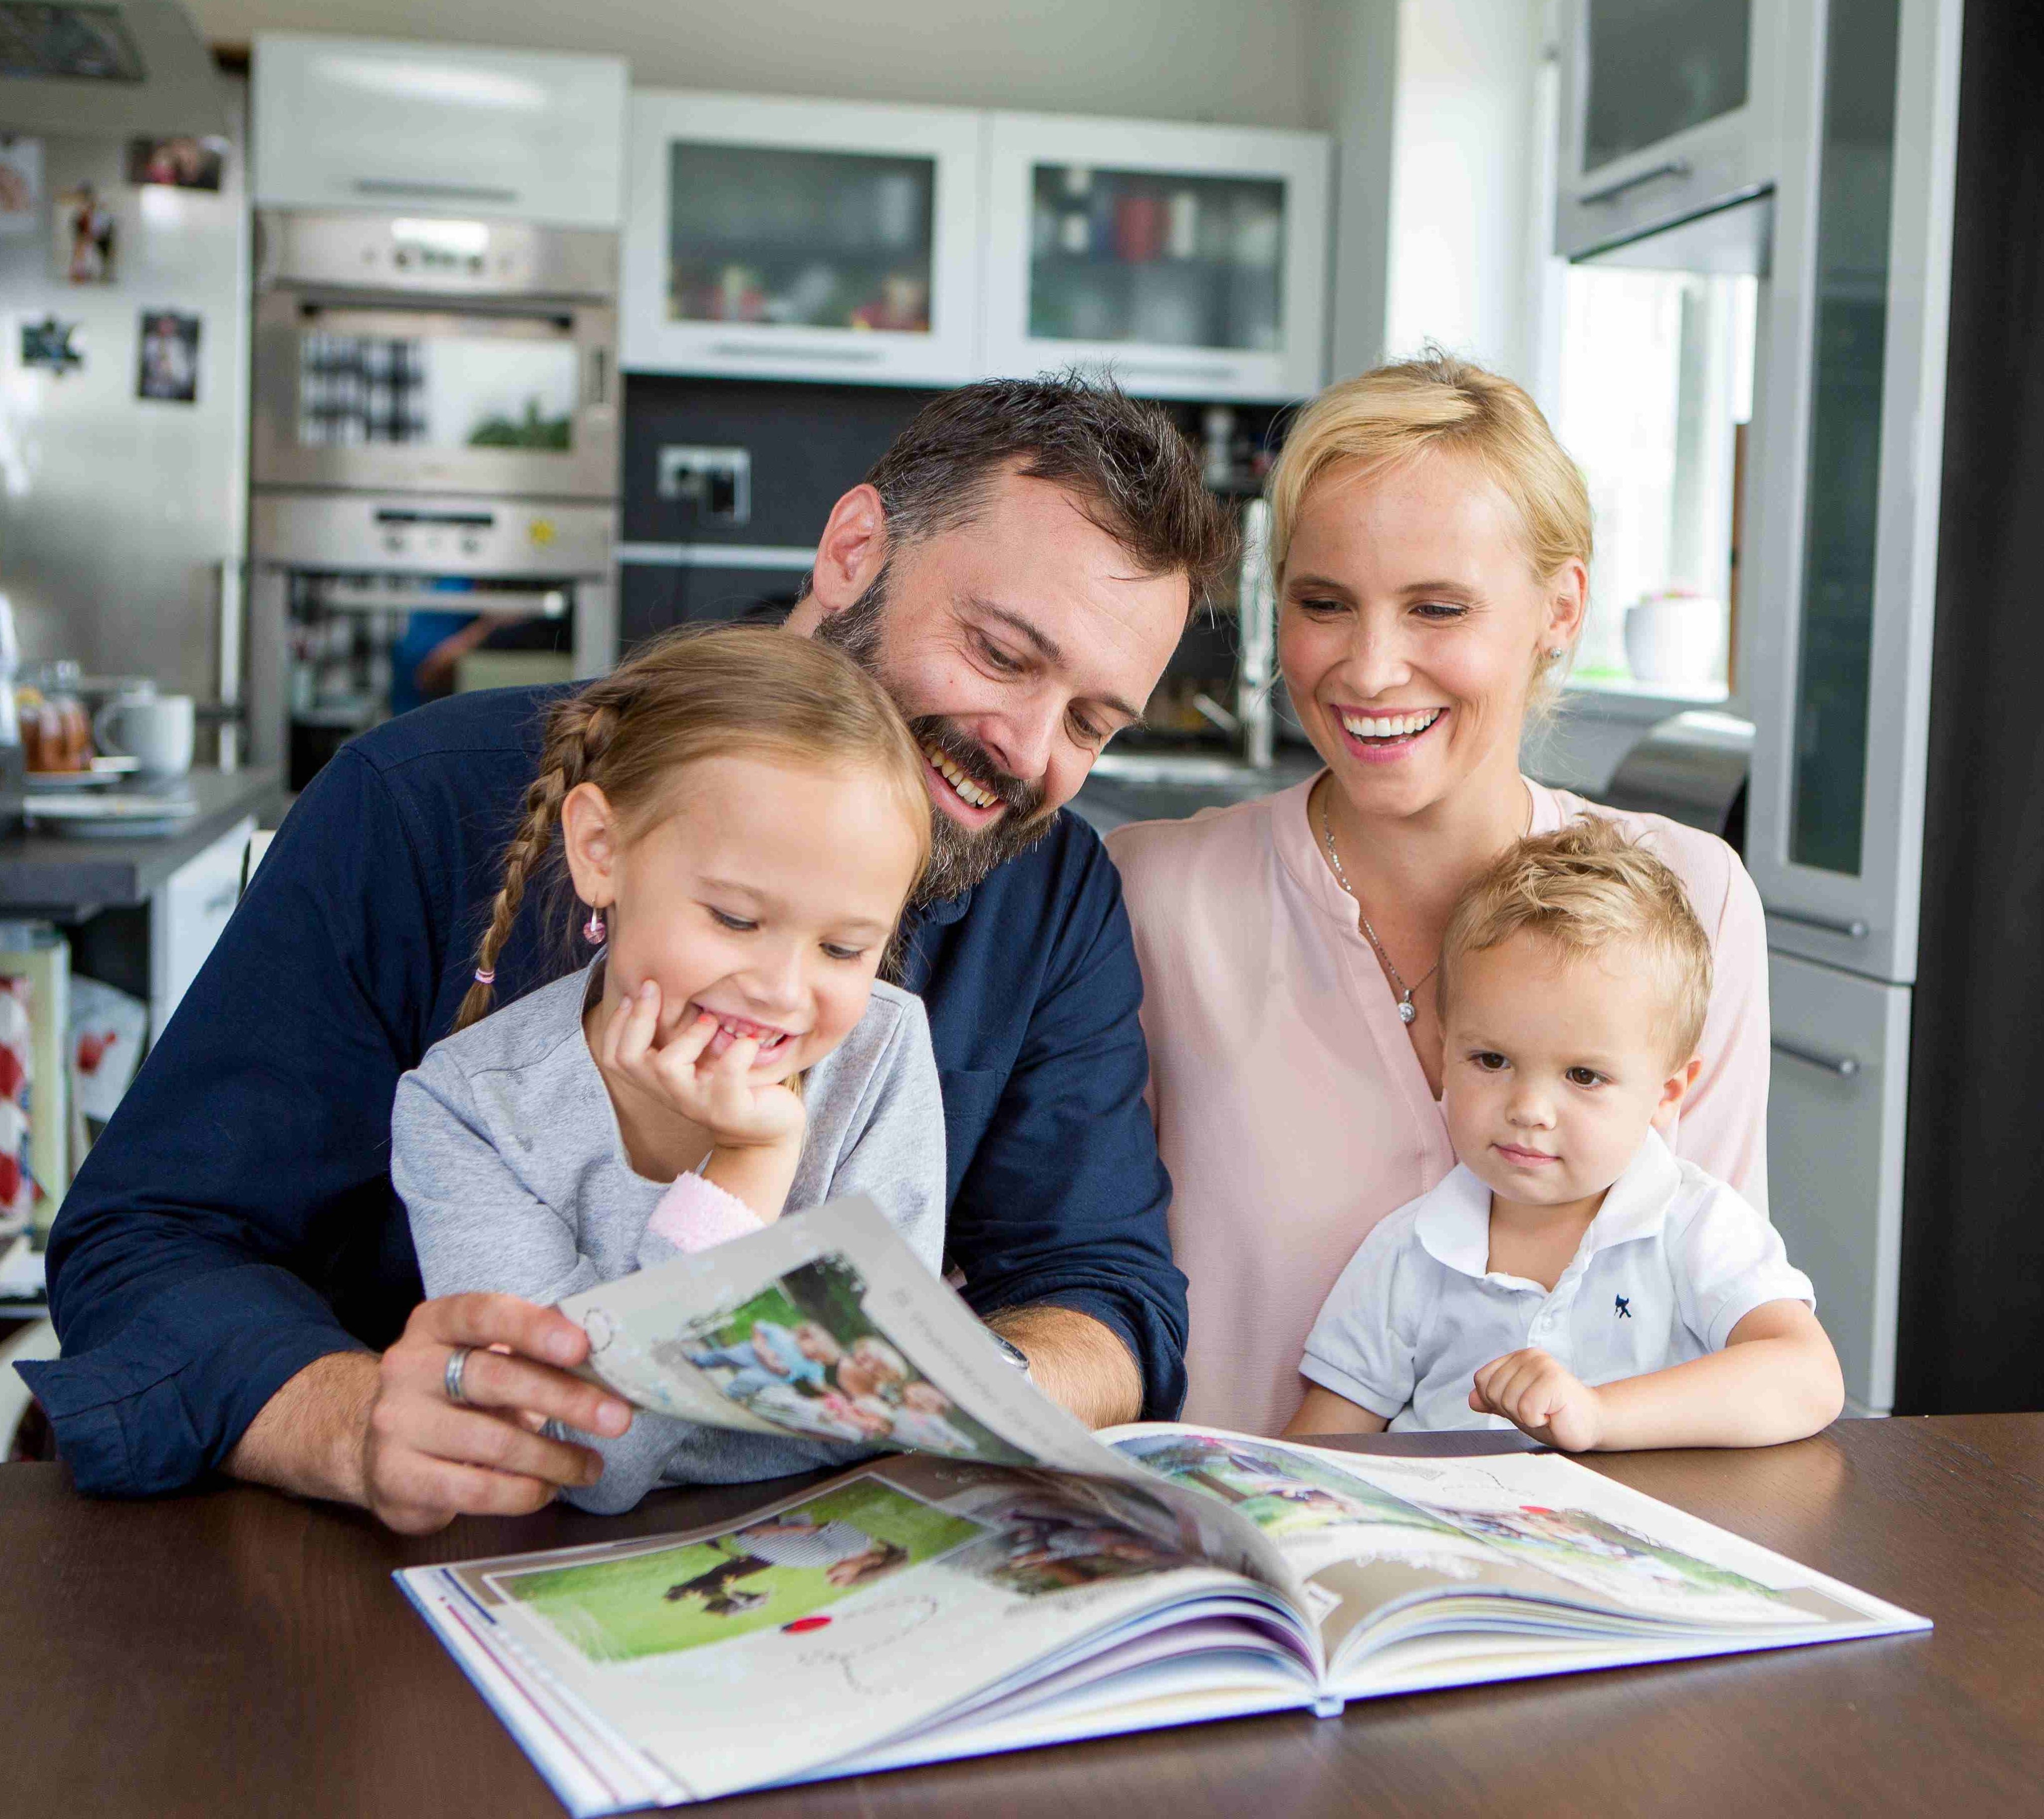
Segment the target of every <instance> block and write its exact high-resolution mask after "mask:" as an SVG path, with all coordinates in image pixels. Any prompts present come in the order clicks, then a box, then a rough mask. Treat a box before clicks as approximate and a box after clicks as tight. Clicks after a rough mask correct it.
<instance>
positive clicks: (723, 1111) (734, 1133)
mask: <svg viewBox="0 0 2044 1819" xmlns="http://www.w3.org/2000/svg"><path fill="white" fill-rule="evenodd" d="M659 1023H660V988H659V986H658V985H657V984H655V983H654V982H653V980H650V979H649V980H647V981H646V983H645V984H643V985H641V986H640V988H639V989H638V991H637V992H635V993H633V994H632V996H631V997H629V998H628V999H626V1000H624V1003H622V1004H620V1005H619V1006H618V1007H617V1009H616V1010H615V1011H613V1012H612V1013H611V1015H610V1020H609V1023H606V1024H605V1026H604V1031H603V1062H604V1065H605V1067H606V1068H608V1069H615V1070H616V1071H617V1073H621V1074H622V1075H623V1076H624V1077H625V1078H626V1079H627V1080H630V1081H632V1084H634V1085H636V1086H637V1087H639V1088H641V1089H642V1090H644V1092H648V1093H650V1094H651V1095H652V1096H654V1097H655V1099H659V1100H660V1101H661V1102H662V1103H664V1104H666V1105H668V1106H670V1107H672V1108H673V1109H674V1111H678V1112H679V1113H680V1114H681V1115H682V1117H684V1118H686V1119H688V1120H689V1121H690V1123H692V1124H695V1125H697V1126H700V1127H701V1129H703V1130H705V1131H707V1132H709V1137H710V1141H711V1142H713V1143H714V1144H715V1145H716V1146H717V1148H718V1149H774V1148H778V1149H797V1150H798V1149H800V1148H801V1141H802V1133H803V1129H804V1117H803V1111H802V1102H801V1099H800V1098H799V1097H797V1095H796V1093H795V1092H794V1090H793V1088H790V1087H789V1086H788V1085H786V1084H785V1083H783V1082H782V1081H779V1080H774V1081H763V1082H755V1080H753V1079H752V1078H751V1073H752V1064H753V1062H754V1061H755V1060H757V1059H758V1058H759V1040H758V1038H755V1037H749V1036H748V1037H742V1038H740V1039H739V1040H738V1041H736V1042H733V1043H732V1045H731V1046H730V1047H729V1048H728V1049H726V1050H724V1053H722V1054H720V1055H719V1056H718V1057H717V1058H716V1060H714V1061H705V1060H704V1059H703V1058H702V1054H703V1050H705V1049H706V1048H708V1047H709V1043H710V1038H712V1037H713V1036H714V1035H715V1034H717V1019H715V1018H714V1017H713V1016H711V1015H709V1012H707V1011H705V1012H703V1013H702V1014H701V1015H699V1016H697V1018H696V1019H695V1020H694V1022H693V1023H690V1024H689V1025H688V1026H687V1027H686V1028H684V1029H680V1030H676V1031H675V1032H674V1034H673V1035H671V1036H670V1037H669V1038H668V1039H667V1042H665V1043H658V1036H659ZM656 1044H657V1046H656Z"/></svg>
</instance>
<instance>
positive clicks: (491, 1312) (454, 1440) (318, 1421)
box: [227, 1295, 632, 1534]
mask: <svg viewBox="0 0 2044 1819" xmlns="http://www.w3.org/2000/svg"><path fill="white" fill-rule="evenodd" d="M456 1345H467V1346H470V1347H471V1348H473V1349H472V1352H471V1357H470V1358H469V1360H468V1363H467V1368H466V1369H465V1370H464V1372H463V1378H462V1392H463V1399H464V1402H465V1403H467V1405H470V1406H458V1405H456V1404H455V1403H451V1402H449V1401H448V1397H447V1390H446V1383H445V1373H446V1369H447V1360H448V1354H449V1353H450V1352H451V1350H452V1349H453V1348H454V1347H455V1346H456ZM588 1352H589V1339H588V1336H587V1335H586V1334H584V1333H583V1332H582V1329H581V1328H580V1327H578V1326H576V1325H575V1323H574V1322H573V1321H571V1320H570V1319H569V1318H567V1315H566V1314H562V1313H561V1312H559V1311H558V1310H557V1309H555V1308H551V1307H538V1306H536V1305H535V1304H534V1303H532V1302H529V1301H521V1300H520V1299H518V1298H517V1296H515V1295H446V1296H443V1297H442V1298H441V1299H439V1300H436V1301H427V1302H422V1303H421V1304H420V1305H419V1306H418V1307H416V1308H414V1309H413V1312H412V1318H411V1319H410V1320H409V1322H407V1323H406V1326H405V1332H404V1335H403V1337H401V1338H400V1339H399V1340H398V1342H397V1343H396V1344H395V1345H393V1346H392V1347H391V1348H390V1350H389V1351H387V1352H386V1353H384V1354H383V1356H382V1359H381V1360H378V1359H376V1358H375V1357H373V1356H371V1354H369V1353H337V1354H335V1355H334V1356H332V1357H325V1358H321V1359H318V1360H315V1361H314V1362H313V1364H309V1365H307V1366H306V1368H305V1369H304V1370H302V1371H301V1372H298V1375H297V1376H294V1377H293V1378H292V1379H291V1380H290V1382H289V1383H286V1384H285V1385H284V1387H282V1389H281V1390H279V1391H278V1392H277V1393H276V1395H274V1396H272V1397H271V1399H270V1400H269V1402H268V1403H266V1404H265V1405H264V1406H263V1410H262V1412H261V1413H260V1414H258V1415H257V1416H256V1418H255V1420H254V1421H253V1422H251V1423H250V1424H249V1427H248V1432H247V1433H244V1435H243V1436H242V1437H241V1440H240V1444H239V1445H237V1446H236V1448H235V1449H234V1451H233V1453H232V1454H231V1455H230V1456H229V1459H228V1461H227V1469H228V1470H229V1472H231V1473H232V1475H233V1476H236V1477H237V1478H243V1479H248V1480H249V1481H250V1482H252V1483H259V1484H269V1485H273V1486H275V1487H277V1488H278V1489H279V1490H284V1491H294V1492H296V1493H298V1495H302V1496H310V1497H328V1498H333V1499H337V1500H340V1501H342V1502H352V1503H359V1504H361V1505H363V1506H365V1507H366V1508H367V1509H369V1510H372V1511H374V1512H375V1514H376V1515H377V1516H378V1518H380V1519H381V1520H382V1522H386V1523H387V1524H388V1525H390V1527H391V1528H393V1529H397V1530H398V1532H399V1533H403V1534H428V1533H432V1531H433V1530H435V1529H443V1528H444V1527H446V1526H447V1525H448V1523H449V1522H452V1521H453V1520H454V1518H455V1517H456V1516H458V1515H490V1516H509V1515H523V1514H527V1513H528V1512H529V1511H531V1510H537V1509H539V1508H540V1507H541V1506H544V1504H546V1503H548V1502H551V1499H553V1497H554V1495H555V1492H556V1491H559V1489H561V1488H562V1487H564V1486H570V1485H582V1484H591V1483H594V1482H595V1481H596V1479H597V1476H599V1475H600V1474H601V1471H602V1469H603V1464H602V1460H601V1458H600V1457H599V1456H598V1455H597V1454H596V1453H594V1452H592V1451H591V1450H590V1449H588V1448H587V1447H583V1446H574V1445H570V1444H568V1443H567V1442H566V1441H557V1440H550V1439H548V1438H547V1437H545V1436H544V1435H543V1434H541V1433H539V1432H537V1431H536V1430H537V1429H539V1427H540V1426H541V1425H542V1424H544V1422H547V1421H548V1420H550V1419H551V1420H558V1421H561V1422H566V1423H567V1425H568V1426H571V1427H577V1428H580V1429H582V1430H583V1431H585V1432H586V1433H605V1434H619V1433H623V1432H624V1430H625V1429H626V1428H628V1426H631V1422H632V1410H631V1409H630V1408H629V1407H628V1406H627V1405H626V1404H624V1403H621V1402H620V1401H619V1400H618V1399H617V1398H616V1397H615V1396H613V1395H609V1394H607V1393H606V1392H605V1391H602V1390H600V1389H598V1388H597V1387H595V1386H594V1384H591V1383H584V1382H583V1381H582V1379H580V1378H579V1377H576V1376H571V1374H570V1373H569V1372H568V1371H567V1369H565V1368H562V1367H564V1366H568V1365H573V1364H579V1363H580V1362H581V1361H582V1359H583V1358H585V1357H586V1356H587V1355H588Z"/></svg>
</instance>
